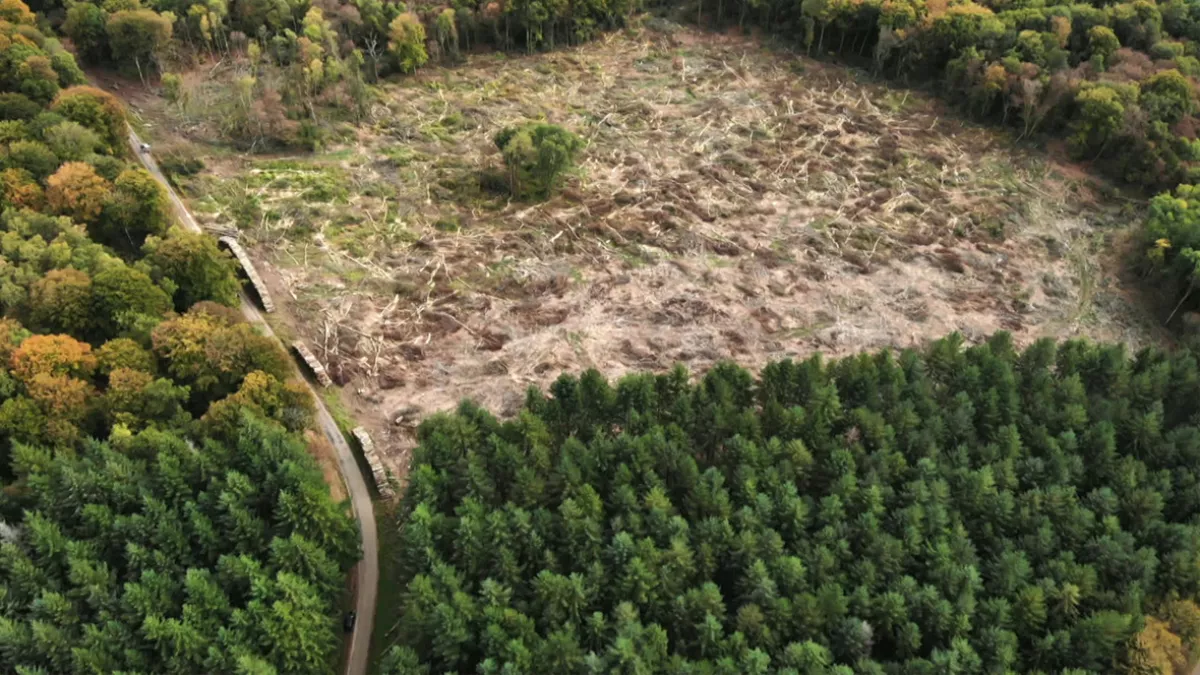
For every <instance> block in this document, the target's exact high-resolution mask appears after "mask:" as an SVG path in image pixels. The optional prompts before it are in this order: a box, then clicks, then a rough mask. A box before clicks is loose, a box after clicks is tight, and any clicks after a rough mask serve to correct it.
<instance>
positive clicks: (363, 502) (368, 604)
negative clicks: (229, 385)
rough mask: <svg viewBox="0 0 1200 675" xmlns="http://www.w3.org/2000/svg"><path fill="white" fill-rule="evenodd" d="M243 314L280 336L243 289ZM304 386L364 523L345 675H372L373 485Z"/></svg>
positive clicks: (180, 208) (154, 166)
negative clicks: (368, 674)
mask: <svg viewBox="0 0 1200 675" xmlns="http://www.w3.org/2000/svg"><path fill="white" fill-rule="evenodd" d="M129 145H130V148H131V149H132V150H133V154H134V155H136V156H137V158H138V159H139V160H141V162H142V166H144V167H145V168H146V170H147V171H149V172H150V175H152V176H154V178H155V179H156V180H157V181H158V182H159V183H161V184H162V186H163V189H165V190H166V191H167V195H169V196H170V198H171V203H172V204H173V205H174V207H175V214H176V215H177V216H178V217H179V220H180V221H181V222H182V223H183V225H184V226H185V227H187V229H189V230H192V231H193V232H201V231H202V230H201V228H200V224H199V223H197V222H196V219H195V218H193V217H192V214H191V212H189V211H188V209H187V206H186V205H184V203H183V200H182V199H180V198H179V195H178V194H177V193H176V192H175V189H174V188H173V187H171V184H170V183H169V182H167V178H166V176H164V175H163V173H162V171H161V170H160V169H159V168H158V163H157V162H155V161H154V158H153V157H151V156H150V153H149V152H142V151H141V146H142V140H141V139H140V138H138V135H137V134H136V133H134V131H133V129H130V130H129ZM241 309H242V314H243V315H244V316H245V317H246V320H247V321H249V322H250V323H252V324H254V325H256V326H258V328H259V329H260V330H262V332H263V333H264V334H266V335H269V336H271V337H275V332H274V331H272V330H271V326H270V325H268V324H267V322H266V321H265V320H264V319H263V317H262V314H260V313H259V311H258V308H257V307H256V306H255V304H254V302H253V301H251V299H250V298H249V296H247V295H246V291H245V290H244V289H243V290H242V308H241ZM276 339H278V338H276ZM289 353H290V351H289ZM300 372H304V370H303V368H301V369H300ZM304 383H305V386H307V387H308V389H309V392H310V393H312V397H313V401H314V402H315V403H316V406H317V425H318V426H319V427H320V428H321V431H322V432H323V433H324V434H325V436H326V437H327V438H328V439H329V443H330V444H331V445H333V447H334V449H335V450H337V456H338V466H339V468H340V469H341V472H342V480H343V481H344V482H345V484H346V491H347V492H349V493H350V503H351V505H352V506H353V508H354V517H355V518H356V519H357V520H358V529H359V532H360V533H361V535H362V555H363V557H362V560H361V561H360V562H359V563H358V565H356V566H355V568H354V572H353V573H354V574H355V575H356V579H355V583H354V590H355V600H354V610H355V612H356V613H357V614H358V621H357V622H356V623H355V625H354V632H353V633H351V634H350V653H349V656H348V657H347V658H346V670H345V675H366V672H367V666H368V663H367V662H368V657H369V654H370V650H371V633H372V632H373V631H374V627H375V603H376V599H377V598H376V594H377V593H378V590H379V540H378V538H377V535H376V531H375V508H374V505H373V504H372V502H371V492H370V490H368V489H367V482H366V480H365V479H364V478H363V474H362V471H360V470H359V468H358V462H357V461H356V460H355V459H354V453H353V452H352V451H351V450H350V445H349V444H348V443H347V442H346V437H345V436H343V435H342V432H341V430H340V429H338V426H337V423H336V422H334V421H333V416H332V415H330V414H329V410H328V409H327V408H326V407H325V403H324V401H322V400H321V397H320V396H319V395H318V394H317V392H316V390H315V389H314V388H313V386H312V384H311V383H309V382H308V380H306V379H305V380H304Z"/></svg>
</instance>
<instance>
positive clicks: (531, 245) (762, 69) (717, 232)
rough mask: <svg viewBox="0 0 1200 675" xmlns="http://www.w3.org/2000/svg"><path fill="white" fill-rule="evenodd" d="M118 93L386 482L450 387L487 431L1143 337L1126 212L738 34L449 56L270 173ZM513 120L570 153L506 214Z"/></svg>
mask: <svg viewBox="0 0 1200 675" xmlns="http://www.w3.org/2000/svg"><path fill="white" fill-rule="evenodd" d="M140 103H141V105H142V107H143V109H144V112H145V114H146V116H147V118H148V119H152V120H154V121H155V122H156V124H158V125H159V126H158V129H157V131H156V134H157V135H158V137H159V138H160V139H161V140H162V141H165V144H166V145H168V146H173V147H185V146H187V145H188V144H191V145H190V148H189V149H188V151H189V152H198V153H200V154H202V155H205V161H206V162H207V164H208V170H207V171H206V172H205V173H204V174H201V175H200V176H197V177H194V178H192V179H190V180H188V181H185V182H184V187H185V188H186V190H187V191H188V192H189V194H190V195H191V201H192V205H193V206H194V207H196V209H197V211H198V214H197V215H198V216H200V217H201V220H205V219H207V220H208V223H209V225H211V226H213V227H215V228H221V229H229V228H231V227H233V224H234V223H240V225H241V229H242V236H243V237H244V238H245V239H246V240H247V241H248V242H249V243H251V244H252V250H254V251H255V254H256V255H257V256H258V257H259V258H260V259H261V260H262V262H263V263H264V269H263V270H262V272H263V275H264V277H265V278H266V279H267V280H268V283H270V284H271V285H272V286H273V287H274V288H275V293H276V296H277V297H276V301H277V302H279V303H280V304H282V305H283V306H284V309H283V312H284V315H285V317H290V319H288V320H289V321H290V324H291V328H292V330H293V331H294V332H295V333H297V334H298V335H300V336H302V337H304V338H305V339H307V340H309V341H310V343H311V344H312V345H313V347H314V351H315V352H316V353H317V355H318V356H320V357H322V358H323V359H325V360H326V361H327V363H328V364H329V366H330V370H331V373H332V374H333V375H334V376H335V379H337V381H338V382H339V383H340V384H342V385H344V386H343V393H344V395H345V398H346V400H347V402H348V404H349V407H350V409H351V411H352V412H353V413H354V414H355V415H356V417H357V418H358V420H359V421H360V422H361V423H366V424H367V425H368V426H369V427H370V428H371V430H372V433H373V435H374V437H375V439H376V443H377V444H378V445H379V447H380V448H381V450H384V451H385V452H386V453H387V454H388V456H389V458H390V460H391V463H392V466H393V468H394V469H395V470H396V471H397V473H398V474H399V475H403V473H404V469H405V468H406V457H407V450H408V448H410V447H411V445H412V442H413V438H412V431H413V429H414V427H415V424H416V423H417V422H418V421H419V420H420V419H421V418H422V417H423V416H425V415H428V414H430V413H432V412H435V411H438V410H442V409H446V408H448V407H451V406H453V405H455V404H456V403H457V402H458V401H459V400H461V399H464V398H472V399H475V400H476V401H478V402H479V403H481V404H483V405H485V406H487V407H489V408H492V409H494V410H497V411H498V412H500V413H501V414H509V413H512V412H514V411H516V410H517V409H518V408H519V406H520V403H521V401H522V399H523V395H524V390H525V388H526V387H528V386H530V385H537V386H542V387H544V386H546V385H548V384H549V383H550V382H551V381H553V380H554V379H555V378H556V377H558V375H559V374H560V373H563V372H578V371H581V370H583V369H586V368H597V369H599V370H600V371H601V372H603V373H604V374H606V375H608V376H610V377H617V376H620V375H621V374H623V373H626V372H630V371H637V370H646V369H651V370H662V369H666V368H669V367H671V366H672V365H673V364H675V363H683V364H686V365H687V366H689V367H690V368H692V369H693V370H696V371H703V370H705V369H706V368H708V367H710V366H711V365H712V364H713V363H715V362H717V361H719V360H722V359H733V360H736V361H738V362H739V363H742V364H744V365H746V366H748V367H751V368H755V367H759V366H761V365H763V364H764V363H766V362H768V361H770V360H775V359H782V358H789V357H793V358H803V357H806V356H807V355H808V354H811V353H812V352H814V351H817V350H820V351H823V352H825V353H827V354H829V355H832V356H836V355H842V354H847V353H851V352H856V351H859V350H863V349H876V348H881V347H887V346H895V347H908V346H919V345H922V344H923V343H925V342H926V341H928V340H930V339H932V338H936V337H940V336H942V335H944V334H946V333H948V332H951V331H961V332H962V333H964V334H965V335H966V336H967V337H968V338H969V339H978V338H982V337H984V336H987V335H990V334H991V333H993V332H995V331H997V330H1008V331H1011V332H1012V333H1013V334H1014V336H1015V337H1016V339H1017V341H1018V342H1020V343H1027V342H1030V341H1032V340H1035V339H1037V338H1040V337H1055V338H1066V337H1073V336H1087V337H1091V338H1095V339H1101V340H1123V341H1126V342H1128V343H1130V346H1131V347H1133V348H1136V347H1138V346H1141V345H1143V344H1146V343H1148V342H1158V341H1160V340H1162V339H1164V336H1163V335H1162V334H1161V331H1160V330H1159V329H1158V328H1157V323H1156V322H1155V321H1154V320H1153V318H1152V317H1149V316H1148V315H1147V314H1146V312H1145V311H1144V310H1143V309H1140V307H1141V306H1143V305H1144V302H1143V301H1142V300H1141V299H1140V298H1138V297H1135V295H1134V290H1133V289H1134V288H1136V282H1135V281H1134V280H1128V279H1125V278H1123V275H1122V272H1121V270H1123V269H1124V268H1125V265H1124V263H1123V260H1122V256H1123V255H1124V251H1125V250H1126V246H1125V244H1124V242H1125V240H1126V239H1127V237H1128V231H1129V229H1130V228H1131V227H1133V226H1135V225H1136V219H1137V217H1138V216H1137V214H1138V205H1137V204H1136V203H1131V202H1129V201H1126V200H1122V199H1119V198H1105V197H1102V196H1101V194H1102V193H1103V194H1109V193H1110V192H1111V189H1109V188H1107V187H1105V186H1103V185H1101V184H1098V183H1093V182H1091V180H1090V179H1089V178H1088V177H1087V175H1086V173H1083V172H1080V171H1079V169H1078V168H1077V167H1074V166H1071V165H1067V164H1064V163H1062V162H1061V161H1060V160H1057V159H1055V158H1054V157H1052V156H1050V155H1048V154H1046V153H1044V152H1041V151H1039V150H1038V149H1036V148H1029V147H1023V148H1014V146H1013V142H1012V138H1011V136H1010V135H1009V134H1008V133H1007V132H1003V131H994V130H988V129H984V128H979V127H976V126H974V125H972V124H969V123H965V122H963V121H962V120H961V119H960V118H958V117H957V116H956V115H953V114H948V113H946V112H945V111H943V110H941V109H939V107H938V106H937V104H935V103H934V102H932V101H931V100H929V99H928V98H926V97H923V96H921V95H919V94H916V93H911V92H906V91H905V90H902V89H893V88H889V87H886V86H881V85H879V84H875V83H871V82H869V81H867V78H865V77H864V76H863V75H861V74H856V73H855V72H854V71H851V70H847V69H844V68H839V67H834V66H828V65H823V64H821V63H818V62H816V61H813V60H810V59H806V58H803V57H797V56H793V55H790V54H785V53H780V52H777V51H770V50H768V49H766V48H764V47H762V46H761V45H759V44H756V43H754V42H752V41H749V40H745V39H741V38H736V37H728V36H717V35H712V34H707V33H697V32H692V31H689V30H682V29H673V30H669V31H665V32H663V31H651V30H644V31H641V32H640V33H638V34H624V35H614V36H611V37H609V38H607V39H605V40H601V41H597V42H594V43H591V44H588V45H586V46H583V47H580V48H577V49H571V50H566V51H561V52H556V53H551V54H542V55H535V56H529V57H504V56H503V55H485V56H473V57H472V58H471V59H470V61H469V62H468V63H467V64H465V65H461V66H457V67H453V68H444V69H443V68H436V67H435V68H430V69H428V70H426V71H423V72H421V73H420V74H419V75H417V76H414V77H411V78H408V79H406V80H404V81H403V82H401V83H399V84H388V85H385V86H383V87H382V88H381V90H380V97H379V99H378V101H377V102H376V103H375V105H374V106H373V109H372V112H371V121H370V122H369V123H368V124H364V125H360V126H359V127H357V128H354V129H344V131H343V133H344V135H345V138H346V141H345V142H341V143H337V144H334V145H332V146H331V147H329V148H328V149H327V150H325V151H324V152H323V153H318V154H315V155H297V156H294V157H275V158H272V159H270V160H266V159H263V158H262V157H261V156H257V157H252V156H243V155H236V154H232V153H229V152H219V153H218V152H214V151H212V150H211V149H210V146H206V145H203V144H200V143H196V141H203V140H206V139H205V138H204V133H205V132H204V125H203V124H201V123H197V122H196V120H194V119H183V116H182V113H180V112H179V111H178V110H177V109H176V108H174V107H172V106H167V105H166V104H164V103H163V102H161V101H159V100H155V99H150V98H146V99H144V100H142V101H140ZM537 118H545V119H547V120H549V121H551V122H554V123H558V124H561V125H563V126H565V127H568V128H570V129H572V130H574V131H576V132H577V133H579V134H580V135H581V136H583V137H584V138H585V139H586V141H587V143H588V145H587V148H586V150H585V151H584V152H583V155H582V159H581V162H580V167H579V169H578V171H577V172H575V174H573V175H572V176H570V177H569V178H568V180H567V181H566V183H565V185H564V188H563V189H562V191H561V193H560V194H558V195H557V196H556V197H554V198H553V199H551V200H549V201H548V202H545V203H540V204H532V203H519V202H513V201H510V200H509V199H508V198H507V197H506V196H505V195H504V194H503V191H502V186H500V185H498V182H499V180H500V178H499V176H502V175H503V174H502V173H501V172H500V168H501V167H500V158H499V156H498V153H497V152H496V150H495V148H494V146H493V145H492V142H491V137H492V136H493V135H494V134H495V132H497V131H498V130H500V129H501V128H503V127H504V126H505V125H508V124H512V123H516V122H520V121H523V120H527V119H537ZM158 147H162V146H161V145H160V146H158ZM205 213H207V215H204V214H205ZM280 301H282V302H280Z"/></svg>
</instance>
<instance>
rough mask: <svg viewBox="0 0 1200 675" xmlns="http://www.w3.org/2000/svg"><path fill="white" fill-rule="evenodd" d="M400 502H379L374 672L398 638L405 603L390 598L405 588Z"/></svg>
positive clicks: (376, 522)
mask: <svg viewBox="0 0 1200 675" xmlns="http://www.w3.org/2000/svg"><path fill="white" fill-rule="evenodd" d="M398 508H399V505H398V504H397V503H396V502H388V501H377V502H375V529H376V530H377V531H378V532H379V598H380V602H379V604H378V605H376V606H375V630H374V632H373V633H372V634H371V657H370V663H371V672H378V668H379V659H380V658H381V657H382V656H383V654H384V653H385V652H386V651H387V650H388V648H389V647H391V646H392V644H393V643H394V642H395V638H396V636H395V631H394V629H395V627H396V624H397V623H398V622H399V621H400V615H401V604H400V603H399V602H388V601H387V599H389V598H399V597H400V596H401V594H402V593H403V591H404V587H403V585H402V582H401V580H400V545H401V541H400V529H399V528H398V527H396V510H397V509H398Z"/></svg>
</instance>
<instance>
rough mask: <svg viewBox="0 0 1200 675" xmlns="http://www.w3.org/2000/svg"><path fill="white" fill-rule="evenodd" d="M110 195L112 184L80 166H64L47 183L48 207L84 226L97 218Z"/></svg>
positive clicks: (85, 165)
mask: <svg viewBox="0 0 1200 675" xmlns="http://www.w3.org/2000/svg"><path fill="white" fill-rule="evenodd" d="M111 192H112V184H111V183H109V182H108V181H106V180H104V179H103V178H101V177H100V176H99V175H97V174H96V170H95V169H93V168H92V167H91V166H90V165H88V164H84V163H83V162H67V163H66V164H63V165H62V166H61V167H59V169H58V171H56V172H54V175H53V176H50V177H49V178H48V179H47V180H46V204H47V206H49V207H50V209H51V210H52V211H53V212H55V213H58V214H62V215H64V216H70V217H71V218H72V219H73V220H75V221H76V222H79V223H84V224H91V223H95V222H96V221H97V220H98V219H99V218H100V213H101V212H102V211H103V210H104V205H105V204H106V203H107V202H108V200H109V197H110V195H111Z"/></svg>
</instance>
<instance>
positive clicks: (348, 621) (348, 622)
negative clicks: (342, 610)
mask: <svg viewBox="0 0 1200 675" xmlns="http://www.w3.org/2000/svg"><path fill="white" fill-rule="evenodd" d="M355 621H358V614H355V613H354V612H346V618H345V619H342V628H344V629H345V630H346V632H347V633H353V632H354V622H355Z"/></svg>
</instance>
